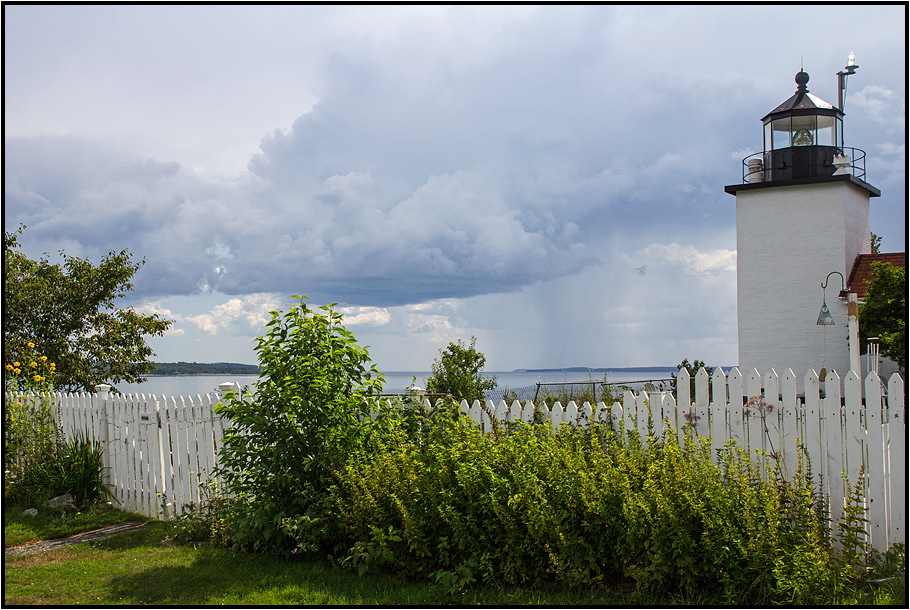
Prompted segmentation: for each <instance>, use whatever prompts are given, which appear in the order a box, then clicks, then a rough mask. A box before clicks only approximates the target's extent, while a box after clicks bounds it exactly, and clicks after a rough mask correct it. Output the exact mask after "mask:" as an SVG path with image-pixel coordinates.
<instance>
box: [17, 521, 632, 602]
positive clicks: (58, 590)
mask: <svg viewBox="0 0 910 610" xmlns="http://www.w3.org/2000/svg"><path fill="white" fill-rule="evenodd" d="M19 512H21V509H20V510H15V509H14V508H11V509H10V510H7V511H5V513H6V515H5V516H4V530H5V534H6V541H5V542H6V546H18V545H20V544H25V543H27V542H32V541H36V540H40V539H49V538H59V537H64V536H71V535H74V534H77V533H79V532H82V531H89V530H92V529H97V528H100V527H104V526H105V525H111V524H113V523H119V522H123V521H146V522H148V523H147V525H146V526H145V528H143V529H142V530H139V531H136V532H130V533H125V534H118V535H116V536H112V537H109V538H103V539H100V540H95V541H92V542H84V543H80V544H74V545H70V546H66V547H63V548H61V549H58V550H55V551H49V552H45V553H39V554H36V555H30V556H24V557H11V558H8V559H6V560H5V561H4V566H3V576H4V589H5V591H4V600H3V602H4V605H32V604H35V605H53V606H58V605H81V604H91V605H102V604H103V605H107V604H124V605H140V604H153V605H174V606H189V605H218V604H232V605H244V606H247V605H270V606H273V605H300V604H307V605H309V604H313V605H316V604H319V605H322V604H331V605H364V604H365V605H393V604H394V605H401V604H407V605H438V604H484V605H519V604H522V605H524V604H545V605H559V606H568V605H576V604H583V605H591V604H605V605H612V604H625V603H629V600H628V599H626V598H624V597H623V596H622V594H617V593H610V592H603V591H594V592H571V591H555V590H544V591H534V590H524V589H506V588H503V589H499V588H495V587H482V586H480V587H472V588H470V589H468V590H466V591H464V592H458V591H452V590H450V589H449V588H448V587H445V586H442V585H437V584H435V583H430V582H413V583H411V582H397V581H396V580H395V579H394V578H393V577H391V576H389V575H383V574H367V575H364V576H363V577H360V576H358V575H357V573H356V572H350V571H340V570H336V569H334V568H333V567H332V566H331V565H329V564H328V563H326V562H325V561H322V560H320V559H318V558H315V559H314V558H305V557H301V558H299V559H297V558H295V559H282V558H277V557H270V556H265V555H251V554H241V553H234V552H232V551H229V550H225V549H218V548H211V547H203V546H191V545H188V546H165V545H162V540H165V539H166V538H167V537H168V536H169V535H170V534H171V532H172V525H170V524H168V523H165V522H161V521H150V520H148V519H145V518H143V517H140V516H138V515H133V514H130V513H123V512H120V511H92V512H89V513H85V514H82V515H78V516H75V517H65V518H63V519H50V518H49V517H46V516H39V517H37V518H23V517H20V516H19Z"/></svg>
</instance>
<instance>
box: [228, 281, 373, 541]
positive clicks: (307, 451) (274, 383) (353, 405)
mask: <svg viewBox="0 0 910 610" xmlns="http://www.w3.org/2000/svg"><path fill="white" fill-rule="evenodd" d="M297 298H298V299H300V297H297ZM256 351H257V352H258V356H259V364H260V370H261V376H260V380H259V381H258V382H257V384H256V393H255V397H254V396H253V395H252V394H251V393H249V392H247V393H246V395H237V394H235V393H233V392H228V393H227V394H226V395H225V397H224V399H223V401H222V403H221V404H220V405H218V406H217V407H216V412H217V413H218V414H219V415H222V416H223V417H225V418H226V419H228V420H229V421H230V427H229V428H228V429H227V430H226V431H225V435H224V439H223V441H222V445H221V447H220V449H219V457H220V464H221V467H220V469H219V471H218V473H217V475H218V476H219V477H220V478H221V480H222V481H223V485H224V487H225V492H226V494H227V495H230V496H232V497H233V498H234V499H235V500H236V502H235V504H234V507H235V510H233V511H232V512H231V515H230V517H229V519H228V521H229V523H228V526H227V527H228V529H229V535H230V539H231V541H232V544H233V545H234V546H236V547H238V548H246V549H254V550H266V551H271V552H286V551H289V550H290V549H291V548H293V546H294V538H292V537H291V535H290V534H291V532H292V531H294V532H297V533H298V534H299V528H300V526H301V524H302V523H303V521H301V520H300V519H301V518H304V517H305V518H306V519H309V520H311V522H312V523H311V525H312V524H313V523H315V527H316V529H317V530H318V529H320V528H321V527H322V525H321V524H322V520H323V519H324V509H323V507H322V504H323V502H324V499H325V497H326V491H327V489H328V487H329V485H330V484H331V483H332V482H333V481H334V479H333V477H332V471H333V470H335V469H337V468H338V467H340V465H341V464H343V463H344V461H345V460H346V459H347V456H348V455H349V454H350V453H351V452H352V451H354V450H355V449H356V447H357V446H358V444H359V443H360V442H361V440H362V438H363V437H364V434H365V431H366V424H364V423H362V421H361V417H362V416H365V415H366V414H368V413H369V408H370V407H371V406H372V405H373V404H375V402H376V400H375V399H376V397H378V395H379V394H380V393H381V391H382V380H381V376H380V375H379V373H378V371H377V370H376V367H375V365H373V366H370V365H369V356H368V354H367V351H366V349H364V348H361V347H360V346H358V345H357V343H356V340H355V338H354V335H353V334H351V333H350V332H348V331H347V330H346V329H345V328H344V327H343V326H342V324H341V315H340V314H339V313H337V312H335V311H334V309H333V308H332V307H328V306H327V307H321V308H320V310H319V311H316V310H312V309H310V308H308V307H307V305H306V303H304V302H301V303H299V304H296V305H293V306H292V307H291V308H290V309H289V311H288V312H286V313H284V314H282V312H280V311H274V312H272V320H271V321H270V322H269V323H268V331H267V333H266V335H265V336H263V337H260V338H259V341H258V345H257V347H256ZM367 421H368V418H367ZM295 523H296V524H297V525H294V524H295ZM292 526H293V527H294V528H296V529H293V528H292ZM317 538H319V537H318V536H317Z"/></svg>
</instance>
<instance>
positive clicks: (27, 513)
mask: <svg viewBox="0 0 910 610" xmlns="http://www.w3.org/2000/svg"><path fill="white" fill-rule="evenodd" d="M22 516H23V517H37V516H38V509H37V508H26V509H25V510H24V511H22Z"/></svg>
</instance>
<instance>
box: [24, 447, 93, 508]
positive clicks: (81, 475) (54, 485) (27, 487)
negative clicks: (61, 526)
mask: <svg viewBox="0 0 910 610" xmlns="http://www.w3.org/2000/svg"><path fill="white" fill-rule="evenodd" d="M54 451H55V452H54V453H51V454H49V455H47V456H44V457H43V458H42V459H40V460H34V461H29V462H27V463H26V464H25V467H24V468H23V469H22V477H21V480H20V482H19V489H20V492H19V493H18V494H17V495H19V496H20V497H23V498H27V499H32V500H35V501H40V500H45V499H48V498H52V497H55V496H60V495H63V494H67V493H68V494H71V495H72V496H73V503H74V504H75V505H76V506H81V507H87V506H90V505H91V504H93V503H95V502H97V501H100V500H108V499H110V498H111V492H110V488H109V487H108V486H107V485H106V484H105V483H104V482H103V480H102V463H101V452H102V449H101V444H100V443H99V442H97V441H95V440H92V439H91V437H90V436H89V434H88V432H79V433H77V434H76V435H75V436H74V437H72V438H68V439H63V440H61V441H60V442H59V443H58V444H57V446H56V449H55V450H54Z"/></svg>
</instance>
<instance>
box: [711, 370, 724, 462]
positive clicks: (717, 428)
mask: <svg viewBox="0 0 910 610" xmlns="http://www.w3.org/2000/svg"><path fill="white" fill-rule="evenodd" d="M711 384H712V389H713V393H712V400H711V406H710V408H709V409H708V419H709V424H710V430H711V454H712V455H717V451H718V450H719V449H721V448H722V447H723V446H724V445H725V444H726V442H727V441H728V440H729V430H728V428H727V426H728V424H727V412H728V410H729V409H728V405H727V377H726V375H724V371H723V369H721V368H720V367H717V368H716V369H714V374H713V375H712V376H711Z"/></svg>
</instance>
